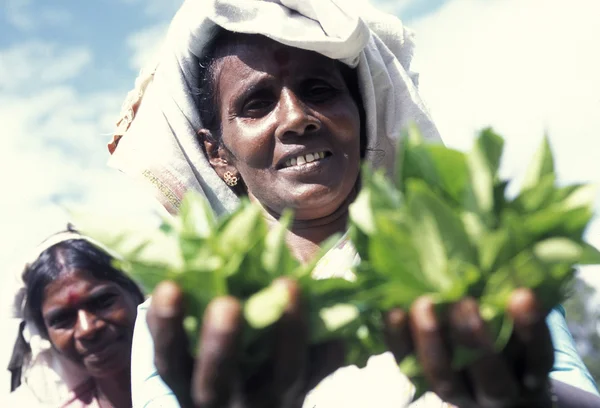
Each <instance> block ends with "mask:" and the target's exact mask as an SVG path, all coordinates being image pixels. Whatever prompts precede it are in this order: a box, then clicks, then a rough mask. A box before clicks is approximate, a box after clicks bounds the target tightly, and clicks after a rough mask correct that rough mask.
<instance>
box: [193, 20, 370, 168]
mask: <svg viewBox="0 0 600 408" xmlns="http://www.w3.org/2000/svg"><path fill="white" fill-rule="evenodd" d="M242 35H260V34H242ZM239 38H240V34H238V33H233V32H230V31H226V30H223V29H221V30H220V31H217V33H216V34H215V36H214V37H213V39H212V40H211V41H210V42H209V43H208V44H207V46H206V48H205V49H206V53H205V54H204V56H203V57H202V58H201V59H200V60H199V62H198V63H199V65H200V71H199V76H198V81H197V88H196V89H195V92H194V99H195V103H196V107H197V109H198V112H199V114H200V120H201V121H202V126H204V127H205V128H206V129H208V130H210V132H211V134H212V137H213V140H211V142H216V143H217V144H218V145H222V138H221V121H220V120H219V118H220V112H219V106H220V105H219V99H218V93H217V92H216V89H215V86H216V80H217V78H216V65H217V64H216V62H217V61H218V60H219V57H220V56H221V55H223V54H226V53H227V52H228V50H229V49H231V47H233V46H235V44H237V43H238V41H239ZM336 63H337V64H338V66H339V68H340V72H341V74H342V77H343V79H344V82H345V83H346V86H347V87H348V91H349V92H350V96H351V97H352V99H353V100H354V102H355V103H356V106H357V108H358V113H359V118H360V158H361V159H363V158H364V157H365V153H366V150H367V132H366V115H365V109H364V106H363V102H362V97H361V94H360V88H359V85H358V75H357V72H356V69H353V68H350V67H349V66H348V65H346V64H344V63H342V62H340V61H336Z"/></svg>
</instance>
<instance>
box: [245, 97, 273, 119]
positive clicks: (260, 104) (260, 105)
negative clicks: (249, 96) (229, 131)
mask: <svg viewBox="0 0 600 408" xmlns="http://www.w3.org/2000/svg"><path fill="white" fill-rule="evenodd" d="M272 105H273V102H271V101H268V100H260V99H258V100H252V101H250V102H248V103H247V104H246V105H245V106H244V113H245V114H246V115H249V116H254V115H260V114H261V113H263V112H264V113H266V112H267V111H268V110H269V108H270V107H271V106H272Z"/></svg>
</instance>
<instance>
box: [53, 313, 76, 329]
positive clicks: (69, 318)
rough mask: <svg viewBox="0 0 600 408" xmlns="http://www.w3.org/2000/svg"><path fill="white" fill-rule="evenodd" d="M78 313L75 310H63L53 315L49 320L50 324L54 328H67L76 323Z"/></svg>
mask: <svg viewBox="0 0 600 408" xmlns="http://www.w3.org/2000/svg"><path fill="white" fill-rule="evenodd" d="M75 320H76V313H73V312H63V313H59V314H57V315H55V316H52V317H51V318H50V319H49V320H48V326H50V327H52V328H54V329H66V328H69V327H71V326H73V324H74V323H75Z"/></svg>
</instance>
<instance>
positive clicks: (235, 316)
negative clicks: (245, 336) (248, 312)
mask: <svg viewBox="0 0 600 408" xmlns="http://www.w3.org/2000/svg"><path fill="white" fill-rule="evenodd" d="M242 323H243V317H242V307H241V305H240V303H239V302H238V301H237V300H236V299H235V298H232V297H222V298H217V299H214V300H213V301H212V302H211V303H210V304H209V305H208V307H207V308H206V312H205V313H204V320H203V324H202V335H201V340H200V346H199V354H198V356H199V358H198V362H197V363H196V368H195V372H194V376H193V380H192V398H193V400H194V403H195V406H196V407H201V408H212V407H223V406H227V402H228V401H229V398H230V397H232V393H233V385H234V382H235V377H236V374H237V357H238V353H237V352H238V345H239V340H240V335H241V331H242Z"/></svg>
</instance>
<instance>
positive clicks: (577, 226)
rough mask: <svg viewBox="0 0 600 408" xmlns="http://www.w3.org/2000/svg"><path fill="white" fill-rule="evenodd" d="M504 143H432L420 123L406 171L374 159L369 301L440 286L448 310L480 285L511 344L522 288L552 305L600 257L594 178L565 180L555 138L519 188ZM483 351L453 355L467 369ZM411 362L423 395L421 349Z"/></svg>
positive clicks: (359, 217)
mask: <svg viewBox="0 0 600 408" xmlns="http://www.w3.org/2000/svg"><path fill="white" fill-rule="evenodd" d="M503 147H504V141H503V139H502V137H500V136H499V135H497V134H495V133H494V132H493V131H492V130H491V129H485V130H483V131H482V132H480V134H479V135H478V137H477V139H476V141H475V144H474V147H473V148H472V150H471V151H469V152H467V153H463V152H460V151H456V150H453V149H450V148H447V147H444V146H442V145H432V144H427V143H425V142H424V140H423V139H422V137H421V135H420V134H419V132H418V130H417V129H416V128H411V129H410V130H409V131H408V134H407V135H406V137H405V138H404V142H403V143H401V144H400V146H399V149H398V152H397V157H396V159H397V160H396V163H397V165H396V170H395V180H394V181H391V180H389V179H388V178H386V177H385V176H384V174H383V173H382V172H374V171H372V170H371V169H370V168H368V167H365V168H364V170H363V179H362V183H363V185H362V190H361V193H360V195H359V197H358V198H357V200H356V201H355V203H354V204H353V206H352V207H351V210H350V218H351V226H350V232H351V236H352V239H353V242H354V243H355V245H356V249H357V251H358V253H359V255H360V257H361V259H362V261H361V263H360V264H359V266H358V271H357V274H358V275H359V276H361V277H362V278H363V280H364V281H365V282H366V285H365V286H366V287H368V288H369V289H368V302H367V303H368V307H369V308H372V309H378V310H387V309H389V308H391V307H401V308H405V309H408V308H410V306H411V304H412V302H413V301H414V300H416V299H417V298H418V297H420V296H422V295H429V296H431V297H432V298H433V299H434V301H435V302H436V304H437V305H438V306H439V310H440V312H442V311H443V310H444V308H445V307H446V306H447V305H448V304H450V303H452V302H455V301H457V300H459V299H461V298H464V297H467V296H470V297H473V298H475V299H477V300H478V301H479V304H480V310H481V314H482V317H483V318H484V320H485V321H486V322H487V324H488V326H489V328H490V331H491V332H492V333H493V335H494V336H495V339H496V347H497V348H498V349H499V350H500V349H502V348H503V347H504V345H505V344H506V342H507V341H508V339H509V337H510V334H511V332H512V326H511V322H510V320H509V319H508V317H507V315H506V312H505V311H506V308H507V303H508V300H509V296H510V294H511V293H512V291H513V290H514V289H516V288H519V287H526V288H531V289H533V290H534V292H535V293H536V296H537V297H538V299H539V300H540V301H541V303H542V305H543V307H545V308H546V309H547V310H550V309H551V308H552V307H554V306H556V305H557V304H558V303H560V302H561V301H563V300H564V298H565V295H566V292H567V288H568V285H569V283H570V282H571V281H572V280H573V277H574V271H575V269H574V267H575V266H576V265H578V264H579V265H583V264H591V263H600V252H598V250H596V249H595V248H593V247H591V246H590V245H588V244H586V243H585V242H584V240H583V235H584V231H585V228H586V226H587V225H588V223H589V222H590V220H591V218H592V216H593V211H592V208H593V198H594V189H593V188H592V186H589V185H572V186H566V187H565V186H559V185H558V184H557V180H556V174H555V171H554V160H553V156H552V152H551V150H550V145H549V141H548V139H547V138H544V140H543V142H542V144H541V146H540V148H539V150H538V151H537V153H536V154H535V155H534V157H533V158H532V160H531V163H530V164H529V167H528V170H527V173H526V176H525V178H524V180H523V182H522V184H521V185H520V191H519V193H518V194H517V195H516V197H513V198H509V197H508V195H507V187H508V185H509V183H508V181H507V180H502V179H501V178H500V176H499V167H500V161H501V155H502V151H503ZM363 295H364V294H363ZM473 358H476V356H475V355H473V353H470V352H469V351H468V350H458V349H457V350H454V361H453V364H454V365H455V366H456V367H457V368H461V367H463V366H464V365H466V364H468V363H469V362H470V361H471V360H472V359H473ZM400 367H401V369H402V370H403V371H404V372H405V374H407V375H408V376H409V377H411V379H412V380H413V382H414V383H415V384H416V385H417V387H418V392H417V396H418V395H420V393H422V392H423V391H425V390H426V387H425V383H424V381H423V378H422V376H421V368H420V366H419V364H418V362H417V360H416V358H415V356H413V355H411V356H409V357H408V358H407V359H406V360H405V361H403V362H402V364H401V365H400Z"/></svg>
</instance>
